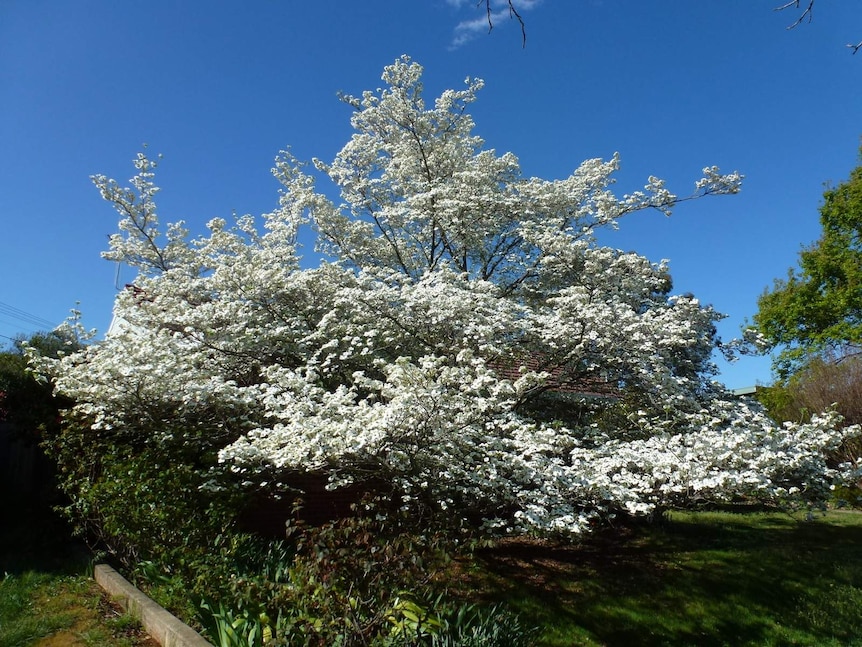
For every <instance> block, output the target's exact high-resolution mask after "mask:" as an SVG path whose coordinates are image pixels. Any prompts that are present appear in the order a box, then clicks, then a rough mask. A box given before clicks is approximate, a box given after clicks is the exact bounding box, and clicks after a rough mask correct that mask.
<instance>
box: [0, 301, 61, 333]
mask: <svg viewBox="0 0 862 647" xmlns="http://www.w3.org/2000/svg"><path fill="white" fill-rule="evenodd" d="M0 315H3V316H6V317H12V318H13V319H17V320H19V321H23V322H24V323H27V324H30V325H31V326H36V327H37V328H48V329H53V328H55V327H56V326H57V324H56V323H54V322H52V321H48V320H47V319H45V318H43V317H39V316H37V315H34V314H31V313H29V312H27V311H26V310H22V309H21V308H16V307H15V306H11V305H9V304H8V303H3V302H2V301H0Z"/></svg>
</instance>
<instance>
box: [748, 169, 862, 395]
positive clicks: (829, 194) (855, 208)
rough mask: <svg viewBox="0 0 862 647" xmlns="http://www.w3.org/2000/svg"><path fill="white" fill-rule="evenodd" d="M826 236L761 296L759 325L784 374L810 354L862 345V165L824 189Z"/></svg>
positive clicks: (839, 356)
mask: <svg viewBox="0 0 862 647" xmlns="http://www.w3.org/2000/svg"><path fill="white" fill-rule="evenodd" d="M820 223H821V227H822V231H823V233H822V235H821V237H820V239H819V240H818V241H817V242H815V243H814V244H813V245H811V246H809V247H806V248H804V249H803V250H802V251H801V252H800V254H799V268H798V269H795V268H791V269H790V270H789V271H788V275H787V278H786V279H779V280H776V282H775V285H774V286H773V288H772V289H771V290H766V291H765V292H764V293H763V295H762V296H761V297H760V299H759V300H758V312H757V314H756V315H755V317H754V323H755V326H756V327H757V329H758V330H759V331H760V332H761V333H762V334H763V335H764V337H765V338H766V340H767V341H768V342H769V343H770V344H771V345H772V347H773V348H780V349H781V350H780V353H779V355H778V357H777V358H776V369H777V371H778V374H779V376H780V378H782V379H786V378H787V377H789V376H790V375H791V374H792V373H793V372H795V371H796V370H798V369H800V368H801V367H803V366H804V365H805V364H806V363H807V362H808V361H809V358H810V357H811V356H812V355H814V356H817V355H821V356H822V357H823V358H824V359H826V358H828V359H829V360H830V361H833V362H840V361H842V360H843V359H844V358H845V357H848V356H852V355H855V354H857V353H858V352H859V351H860V348H862V166H860V167H857V168H856V169H854V170H853V171H852V172H851V174H850V178H849V179H848V180H846V181H845V182H842V183H841V184H839V185H838V186H837V187H835V188H831V189H828V190H827V191H826V192H825V193H824V194H823V204H822V205H821V207H820Z"/></svg>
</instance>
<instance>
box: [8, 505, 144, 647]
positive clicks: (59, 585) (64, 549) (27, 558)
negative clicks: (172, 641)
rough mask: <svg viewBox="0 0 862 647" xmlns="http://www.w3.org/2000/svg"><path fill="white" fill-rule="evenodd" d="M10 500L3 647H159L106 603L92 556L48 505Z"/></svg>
mask: <svg viewBox="0 0 862 647" xmlns="http://www.w3.org/2000/svg"><path fill="white" fill-rule="evenodd" d="M4 500H5V501H6V502H7V506H6V508H5V514H4V519H3V520H2V522H0V647H28V646H30V645H34V646H38V647H72V646H75V647H79V646H80V647H139V646H140V647H145V646H146V647H150V646H155V645H157V643H155V642H154V641H153V640H152V639H151V638H150V637H149V636H147V635H146V634H144V633H143V632H142V631H141V630H140V624H139V623H138V622H137V621H136V620H134V619H133V618H131V617H130V616H129V615H127V614H125V613H123V612H121V610H120V609H119V608H118V607H117V606H116V605H114V604H112V603H111V602H110V601H109V600H108V599H107V598H106V596H105V595H104V593H103V591H102V590H101V588H100V587H99V586H98V584H96V582H95V581H94V580H93V579H92V578H91V577H90V575H89V573H90V568H91V565H90V556H89V553H88V552H87V551H86V549H85V548H84V547H82V546H81V545H79V544H78V543H77V542H74V541H72V539H71V537H70V533H69V529H68V527H66V526H65V524H63V523H62V522H61V521H60V520H59V519H58V518H57V517H56V516H55V515H53V513H51V511H50V510H49V509H48V508H47V506H45V505H42V504H40V503H38V502H33V501H27V500H22V499H21V498H20V497H16V498H14V499H12V498H11V497H8V498H4ZM12 500H14V501H15V505H10V501H12Z"/></svg>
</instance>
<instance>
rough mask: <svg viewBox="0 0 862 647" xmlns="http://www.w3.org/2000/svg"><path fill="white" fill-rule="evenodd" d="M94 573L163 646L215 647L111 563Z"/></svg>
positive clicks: (95, 569)
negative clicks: (134, 584) (157, 602)
mask: <svg viewBox="0 0 862 647" xmlns="http://www.w3.org/2000/svg"><path fill="white" fill-rule="evenodd" d="M93 576H94V578H95V580H96V582H97V583H98V584H99V586H101V587H102V588H103V589H105V591H106V592H107V593H108V595H110V596H112V597H113V598H114V599H115V600H116V601H117V602H118V603H119V604H120V605H122V606H123V608H125V609H126V611H128V612H129V613H130V614H131V615H133V616H134V617H135V618H137V619H138V620H140V621H141V624H142V625H143V627H144V630H145V631H146V632H147V633H148V634H150V636H152V637H153V639H154V640H155V641H156V642H158V643H159V644H160V645H162V647H213V645H212V643H210V642H209V641H207V640H205V639H204V638H203V636H201V635H200V634H199V633H198V632H196V631H195V630H194V629H192V628H191V627H189V626H188V625H187V624H185V623H183V622H182V621H181V620H180V619H179V618H177V617H176V616H174V615H172V614H171V613H168V612H167V611H166V610H165V609H163V608H162V607H160V606H159V605H158V604H156V603H155V602H154V601H153V600H151V599H150V598H149V597H147V596H146V595H144V594H143V593H142V592H141V591H140V590H138V589H137V588H136V587H135V586H133V585H132V584H131V582H129V581H128V580H127V579H126V578H124V577H123V576H122V575H120V574H119V573H117V571H115V570H114V569H113V568H111V567H110V566H108V565H107V564H96V567H95V568H94V572H93Z"/></svg>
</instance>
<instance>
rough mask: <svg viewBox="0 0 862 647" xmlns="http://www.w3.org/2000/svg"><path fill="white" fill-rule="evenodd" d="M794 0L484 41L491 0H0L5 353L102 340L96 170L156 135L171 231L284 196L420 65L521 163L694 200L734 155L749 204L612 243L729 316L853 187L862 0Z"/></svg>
mask: <svg viewBox="0 0 862 647" xmlns="http://www.w3.org/2000/svg"><path fill="white" fill-rule="evenodd" d="M779 4H781V2H780V1H779V0H698V1H696V2H694V1H692V0H661V1H654V2H644V1H643V0H544V1H542V2H537V1H535V0H531V1H530V2H526V1H525V0H524V1H522V2H520V3H517V4H516V6H519V7H520V8H521V14H522V16H523V18H524V20H525V22H526V29H527V44H526V47H525V48H524V47H522V46H521V34H520V27H519V26H518V24H517V23H516V22H515V21H511V20H509V19H508V18H506V17H505V16H503V17H500V18H499V19H497V20H496V22H495V27H494V29H493V31H492V32H491V33H490V34H489V33H488V32H487V25H486V24H484V23H483V22H482V21H483V20H484V13H483V8H481V7H479V8H477V6H476V2H475V1H474V0H461V1H457V0H413V1H411V2H396V1H395V0H364V1H363V2H352V1H348V0H338V1H331V2H289V1H288V0H252V1H248V2H236V1H234V2H228V1H223V0H209V1H208V2H205V3H204V2H180V1H178V0H177V1H167V0H150V1H149V2H146V3H142V2H117V1H116V0H79V1H77V2H71V1H67V2H62V1H60V2H58V1H56V0H4V1H3V2H0V145H2V146H0V151H2V153H3V154H2V155H0V227H2V228H0V277H2V278H0V335H3V336H4V337H0V342H4V341H7V339H5V338H7V337H13V336H15V335H16V334H19V333H29V332H32V331H34V330H38V329H44V328H46V327H47V326H46V325H42V324H49V323H59V322H61V321H62V320H63V319H64V318H65V317H66V315H67V314H68V312H69V310H70V309H71V308H74V307H79V308H80V309H81V310H82V311H83V316H84V323H85V324H86V325H87V326H89V327H95V328H98V329H99V330H101V331H104V330H105V329H106V328H107V326H108V324H109V322H110V318H111V306H112V302H113V298H114V295H115V294H116V288H115V285H116V284H118V283H119V284H120V285H122V284H123V283H126V282H129V281H131V280H132V279H133V278H134V277H133V276H132V275H131V273H130V270H128V269H127V268H120V270H119V277H118V276H117V267H116V266H115V265H114V264H111V263H108V262H107V261H103V260H101V258H100V256H99V254H100V252H101V251H102V250H103V249H104V248H105V246H106V241H107V237H108V236H109V235H110V234H111V233H113V232H114V231H115V230H116V218H115V216H114V212H113V211H112V209H111V207H110V206H109V205H107V204H105V203H103V202H102V201H101V199H100V198H99V196H98V193H97V192H96V190H95V188H94V187H93V186H92V185H91V183H90V181H89V176H90V175H92V174H94V173H104V174H106V175H108V176H111V177H114V178H116V179H118V180H123V181H124V180H125V179H127V178H129V177H130V176H131V175H132V174H133V168H132V166H131V160H132V159H133V158H134V156H135V154H136V153H137V152H138V151H139V150H141V147H142V145H143V144H147V146H148V150H149V151H150V152H151V153H153V154H156V153H162V154H163V155H164V158H163V161H162V164H161V167H160V169H159V176H158V183H159V184H160V185H161V187H162V193H161V194H160V200H159V203H160V206H161V209H160V212H161V218H162V220H163V222H168V221H174V220H179V219H184V220H186V221H187V222H188V223H189V224H190V225H191V227H192V228H193V229H195V230H199V229H201V228H202V226H203V223H205V222H206V221H207V220H209V219H210V218H212V217H214V216H223V217H228V218H229V217H230V216H231V214H232V213H234V212H236V213H238V214H245V213H252V214H260V213H263V212H266V211H269V210H271V209H272V208H273V207H274V205H275V204H276V200H277V190H278V184H277V183H276V181H275V180H274V179H273V178H272V177H271V175H270V173H269V170H270V168H271V166H272V161H273V158H274V157H275V155H276V154H277V153H278V151H279V150H281V149H283V148H286V147H288V146H290V147H291V149H292V151H293V153H294V154H295V155H296V156H297V157H299V158H302V159H310V158H311V157H319V158H322V159H324V160H328V159H332V157H333V156H334V154H335V153H336V152H337V151H338V150H339V149H340V148H341V146H342V145H343V144H344V143H345V142H346V141H347V139H348V138H349V137H350V134H351V133H350V126H349V116H350V110H349V109H348V108H347V107H346V106H344V105H343V104H341V103H340V102H339V101H338V100H337V98H336V95H337V93H338V92H339V91H344V92H348V93H353V94H358V93H360V92H362V91H363V90H365V89H374V88H377V87H379V86H380V85H381V82H380V73H381V71H382V69H383V66H385V65H387V64H389V63H391V62H392V61H394V60H395V58H397V57H398V56H400V55H402V54H408V55H409V56H411V57H412V58H413V59H414V60H416V61H418V62H420V63H421V64H422V65H423V66H424V67H425V86H426V90H427V92H428V93H429V95H436V94H438V93H439V92H441V91H442V90H444V89H446V88H449V87H462V84H463V80H464V78H465V77H467V76H473V77H480V78H482V79H484V80H485V82H486V86H485V89H484V90H482V92H481V94H480V98H479V101H478V102H477V103H476V104H474V105H473V109H472V114H473V116H474V118H475V121H476V132H477V134H479V135H481V136H482V137H483V138H484V139H485V141H486V145H487V146H488V147H490V148H494V149H496V150H497V151H498V152H503V151H512V152H513V153H515V154H516V155H517V156H518V157H519V159H520V160H521V164H522V168H523V170H524V173H525V174H526V175H532V176H541V177H545V178H559V177H565V176H567V175H568V174H569V173H571V171H572V170H573V169H574V168H575V167H576V166H577V165H578V164H579V163H580V162H581V161H582V160H583V159H586V158H591V157H603V158H607V157H610V156H611V155H613V153H614V152H619V153H620V155H621V158H622V170H621V172H620V173H619V175H618V189H619V191H620V192H627V191H631V190H634V189H637V188H639V187H641V186H642V185H643V183H644V181H645V180H646V178H647V177H648V176H649V175H651V174H652V175H657V176H659V177H662V178H665V179H666V180H667V181H668V185H669V188H671V190H675V191H676V192H678V193H680V194H683V193H686V192H687V191H689V190H690V189H691V187H692V186H693V185H692V183H693V182H694V180H696V179H697V178H698V177H699V173H700V169H701V168H702V167H704V166H706V165H712V164H717V165H719V166H720V167H721V168H722V170H724V171H732V170H739V171H740V172H742V173H744V174H745V176H746V180H745V184H744V188H743V192H742V193H741V194H740V195H738V196H733V197H720V198H714V199H708V200H701V201H696V202H693V203H689V204H687V205H684V206H683V207H680V208H679V209H678V210H677V211H676V213H675V214H674V216H673V217H671V218H669V219H668V218H664V217H663V216H661V215H659V214H657V213H644V214H639V215H633V216H630V217H629V218H628V219H627V220H624V221H622V222H621V226H620V230H619V231H618V232H615V233H612V234H608V235H606V236H604V238H603V240H604V242H605V243H607V244H609V245H613V246H616V247H620V248H622V249H626V250H636V251H638V252H640V253H642V254H645V255H646V256H648V257H649V258H651V259H652V260H654V261H659V260H661V259H662V258H667V259H670V268H671V273H672V275H673V277H674V282H675V291H676V292H693V293H694V294H695V295H697V296H698V297H699V298H700V299H701V300H702V301H704V302H705V303H710V304H712V305H714V306H715V307H716V308H717V309H718V310H719V311H721V312H724V313H726V314H727V315H728V317H727V319H726V320H725V321H724V322H723V323H722V327H721V334H722V336H723V337H724V338H726V339H729V338H731V337H734V336H736V335H737V334H738V332H739V329H740V326H741V325H742V324H743V322H744V321H745V319H746V318H750V317H751V316H752V315H753V314H754V313H755V312H756V300H757V297H758V295H759V294H760V293H761V292H762V291H763V289H764V288H765V287H767V286H768V285H771V283H772V281H773V279H774V278H776V277H781V276H784V275H785V273H786V271H787V268H788V267H790V266H792V265H795V263H796V259H797V254H798V252H799V249H800V246H801V245H802V244H807V243H810V242H812V241H813V240H815V239H816V238H817V236H818V233H819V223H818V214H817V207H818V205H819V203H820V199H821V195H822V191H823V184H824V182H830V181H831V182H833V183H837V182H840V181H841V180H843V179H844V178H846V177H847V176H848V174H849V172H850V170H851V169H852V168H853V167H854V166H856V165H857V163H858V156H857V155H858V149H859V143H860V135H862V83H860V79H862V53H860V54H857V55H855V56H853V55H851V54H850V51H849V50H848V49H847V48H846V44H847V43H850V42H859V40H862V3H860V2H858V1H857V0H845V1H844V2H837V3H835V2H832V3H830V2H820V3H818V4H817V5H816V6H815V13H814V19H813V21H812V22H811V23H807V22H806V23H804V24H801V25H799V26H798V27H797V28H795V29H793V30H787V29H786V27H787V26H788V25H789V24H791V23H792V22H793V21H794V20H795V19H796V17H797V15H798V12H796V13H794V12H793V10H787V11H783V12H776V11H773V9H774V7H775V6H777V5H779ZM722 379H723V380H724V381H725V382H726V383H727V384H728V386H730V387H739V386H746V385H749V384H754V383H756V382H760V383H768V382H770V381H771V374H770V368H769V360H768V358H754V359H748V358H743V359H742V360H740V361H739V362H738V363H736V364H735V365H733V366H726V365H722Z"/></svg>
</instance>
